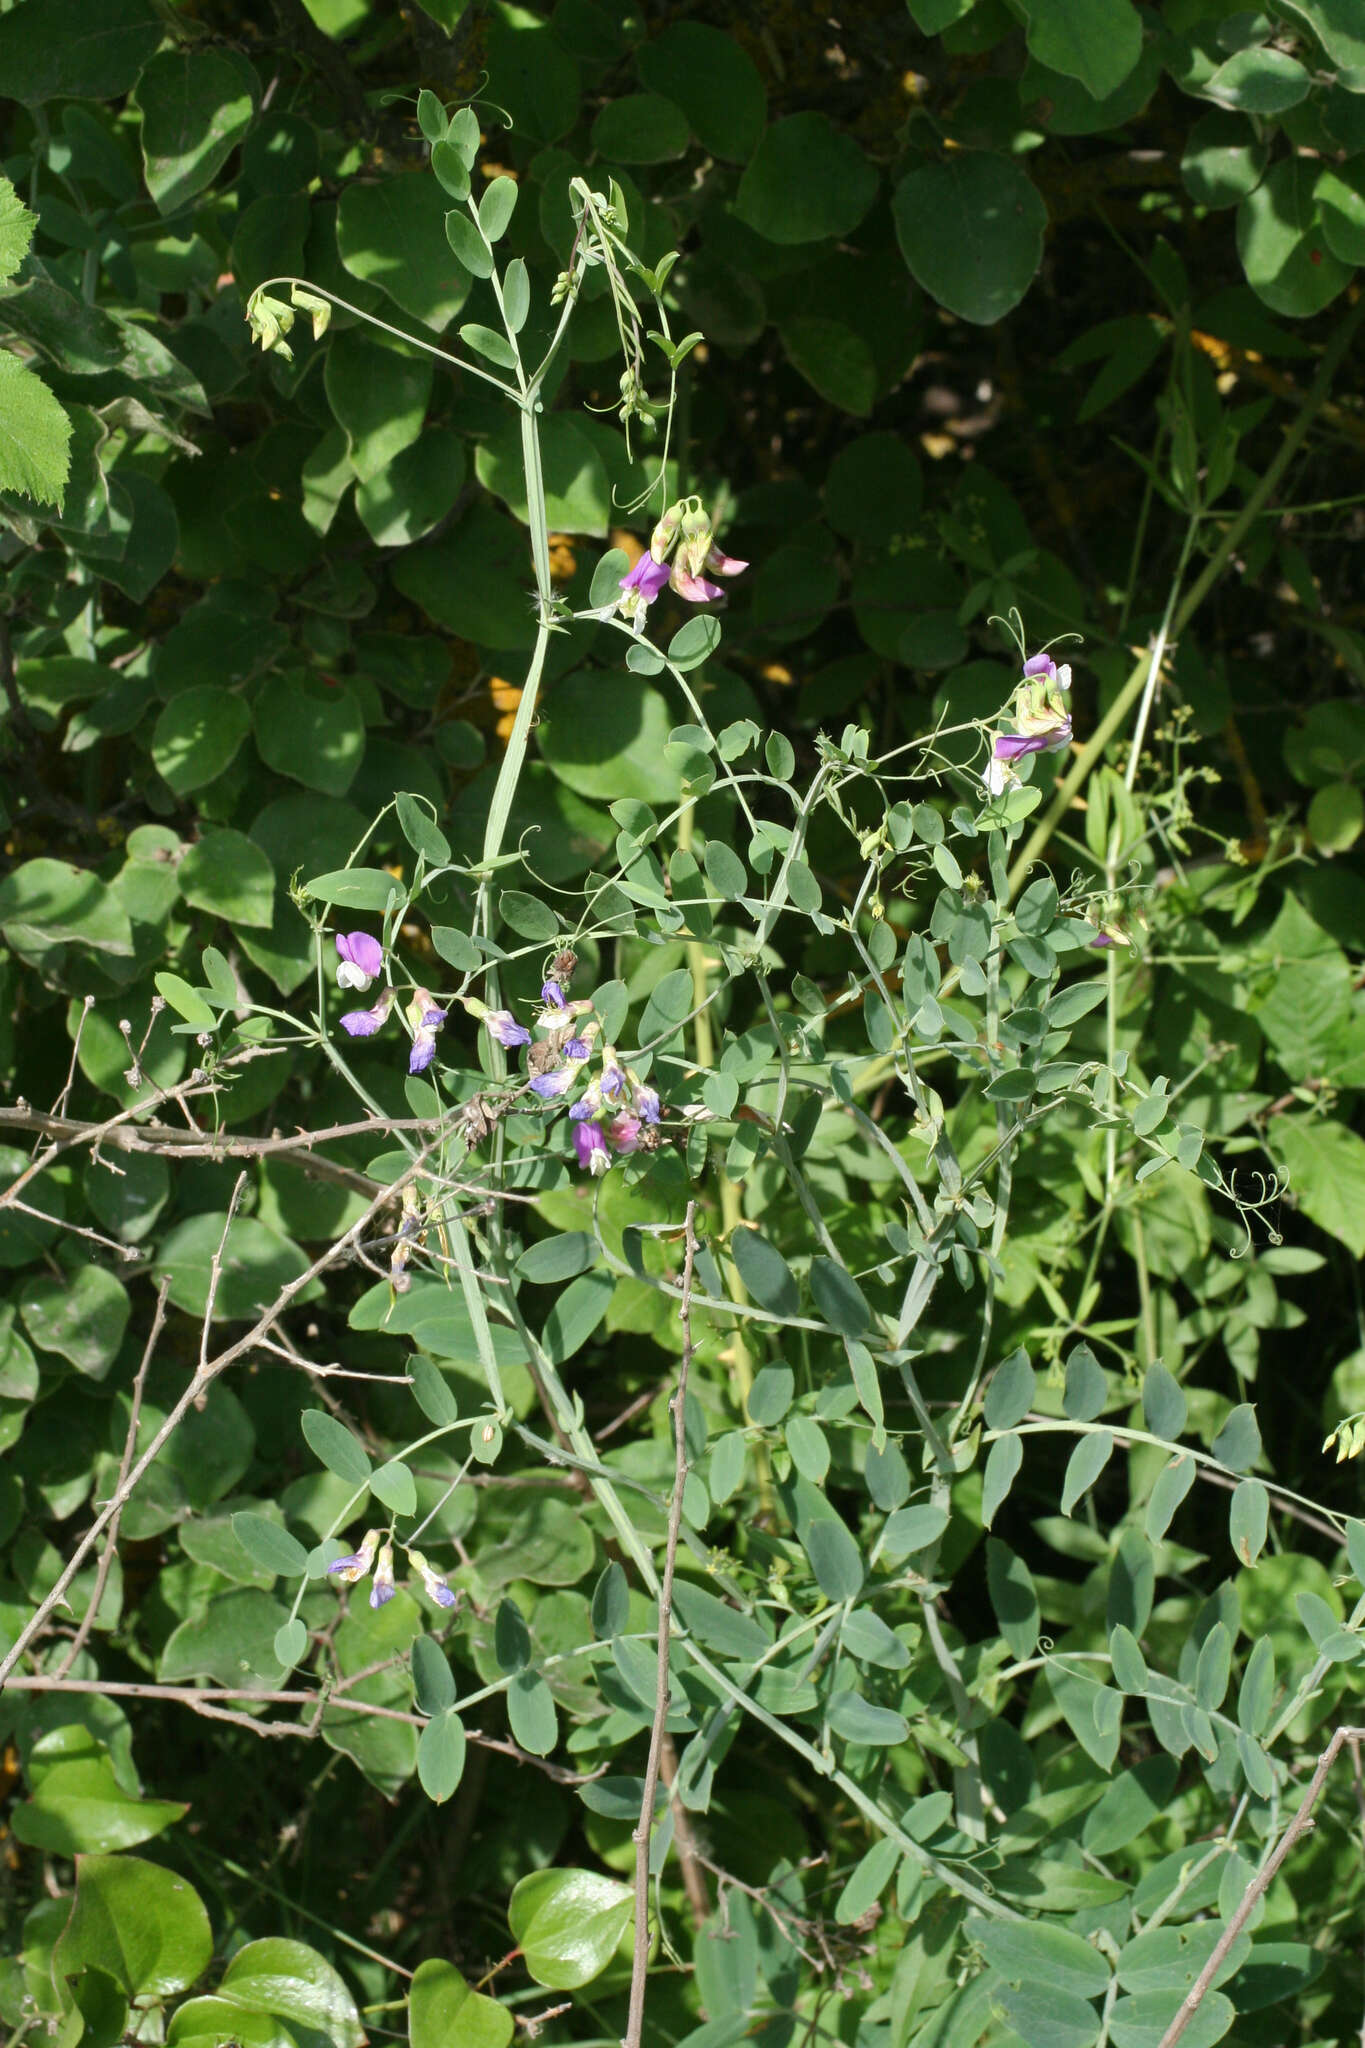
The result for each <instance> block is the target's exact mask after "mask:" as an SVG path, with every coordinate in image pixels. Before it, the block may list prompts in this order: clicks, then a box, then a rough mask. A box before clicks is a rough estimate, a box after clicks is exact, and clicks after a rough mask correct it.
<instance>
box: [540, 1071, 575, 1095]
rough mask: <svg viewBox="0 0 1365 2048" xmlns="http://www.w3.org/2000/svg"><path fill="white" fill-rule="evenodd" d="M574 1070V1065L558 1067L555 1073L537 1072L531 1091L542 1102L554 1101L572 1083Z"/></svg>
mask: <svg viewBox="0 0 1365 2048" xmlns="http://www.w3.org/2000/svg"><path fill="white" fill-rule="evenodd" d="M574 1072H575V1069H574V1068H573V1067H557V1068H556V1069H555V1071H554V1073H553V1074H537V1075H536V1077H535V1079H534V1080H533V1081H532V1083H531V1093H532V1094H533V1095H538V1096H539V1097H540V1099H541V1101H542V1102H554V1101H556V1100H557V1099H558V1097H559V1096H561V1095H562V1094H563V1093H564V1091H565V1090H566V1089H567V1088H569V1087H570V1086H571V1085H572V1083H573V1077H574Z"/></svg>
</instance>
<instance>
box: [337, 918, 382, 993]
mask: <svg viewBox="0 0 1365 2048" xmlns="http://www.w3.org/2000/svg"><path fill="white" fill-rule="evenodd" d="M336 949H337V952H338V953H339V954H340V956H341V964H340V966H339V967H338V968H337V986H338V988H354V989H359V990H360V992H361V994H362V995H363V994H364V992H365V990H366V989H367V988H368V987H369V985H370V983H371V982H372V981H373V980H374V979H375V977H376V976H377V975H380V974H382V973H383V972H384V948H383V947H382V946H381V945H380V943H379V941H378V939H372V938H371V937H370V935H369V933H368V932H338V933H337V935H336Z"/></svg>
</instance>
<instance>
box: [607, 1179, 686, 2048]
mask: <svg viewBox="0 0 1365 2048" xmlns="http://www.w3.org/2000/svg"><path fill="white" fill-rule="evenodd" d="M696 1214H697V1205H696V1202H695V1201H691V1202H689V1203H688V1205H687V1215H686V1218H685V1220H684V1222H683V1276H682V1305H681V1307H680V1308H679V1310H678V1316H679V1319H680V1320H681V1322H682V1331H683V1348H682V1361H681V1363H680V1364H679V1367H678V1385H677V1388H676V1390H675V1392H674V1395H673V1399H672V1400H671V1402H670V1403H669V1406H670V1407H671V1409H672V1410H673V1496H672V1499H671V1500H670V1501H669V1504H668V1542H667V1546H666V1548H665V1550H664V1570H663V1579H662V1582H661V1583H660V1586H659V1654H658V1663H657V1666H656V1676H655V1681H654V1725H653V1727H652V1728H651V1730H650V1735H649V1758H648V1761H647V1762H646V1764H645V1783H644V1791H643V1792H642V1793H641V1795H640V1821H639V1825H638V1826H637V1827H636V1829H635V1832H634V1835H633V1837H632V1839H633V1841H634V1843H635V1947H634V1954H633V1956H632V1960H631V1971H630V2010H629V2016H628V2018H627V2021H626V2032H625V2044H624V2048H640V2037H641V2034H642V2033H643V2031H644V2024H645V1983H646V1980H647V1978H648V1975H649V1844H650V1839H651V1836H652V1835H653V1832H654V1798H655V1793H656V1792H657V1790H658V1784H659V1759H660V1755H661V1753H662V1750H663V1740H664V1724H665V1722H666V1721H667V1719H668V1707H669V1683H668V1663H669V1649H670V1643H671V1632H672V1627H673V1566H674V1564H675V1562H676V1560H677V1555H678V1537H679V1534H680V1532H681V1530H682V1513H683V1486H684V1484H685V1482H686V1479H687V1415H686V1403H687V1374H688V1370H689V1368H690V1366H691V1364H692V1268H693V1264H694V1261H695V1259H696V1253H697V1239H696V1234H695V1232H694V1229H693V1225H694V1223H695V1221H696Z"/></svg>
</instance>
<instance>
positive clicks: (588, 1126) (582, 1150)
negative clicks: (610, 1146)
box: [573, 1123, 611, 1180]
mask: <svg viewBox="0 0 1365 2048" xmlns="http://www.w3.org/2000/svg"><path fill="white" fill-rule="evenodd" d="M573 1148H574V1151H575V1152H576V1153H577V1155H578V1163H579V1165H580V1166H581V1167H582V1169H583V1171H584V1172H585V1173H590V1174H591V1175H592V1177H593V1179H594V1180H597V1179H599V1178H600V1177H601V1175H602V1174H604V1173H606V1171H607V1170H608V1168H609V1167H610V1165H611V1153H610V1152H609V1151H608V1150H607V1140H606V1136H605V1134H604V1133H603V1131H602V1128H601V1126H600V1125H599V1124H592V1123H576V1124H575V1125H574V1127H573Z"/></svg>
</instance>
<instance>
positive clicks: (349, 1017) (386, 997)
mask: <svg viewBox="0 0 1365 2048" xmlns="http://www.w3.org/2000/svg"><path fill="white" fill-rule="evenodd" d="M392 1006H393V990H392V989H391V988H386V989H384V990H382V991H381V993H380V997H379V1000H378V1002H377V1003H375V1004H373V1005H372V1006H371V1008H370V1009H368V1010H347V1011H346V1012H345V1014H344V1015H343V1017H342V1019H341V1028H342V1030H343V1031H344V1032H345V1033H346V1035H347V1037H348V1038H373V1037H374V1034H375V1032H376V1031H378V1029H379V1028H380V1026H381V1025H382V1023H383V1022H384V1019H385V1018H386V1017H387V1016H388V1014H389V1011H390V1009H391V1008H392Z"/></svg>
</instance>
